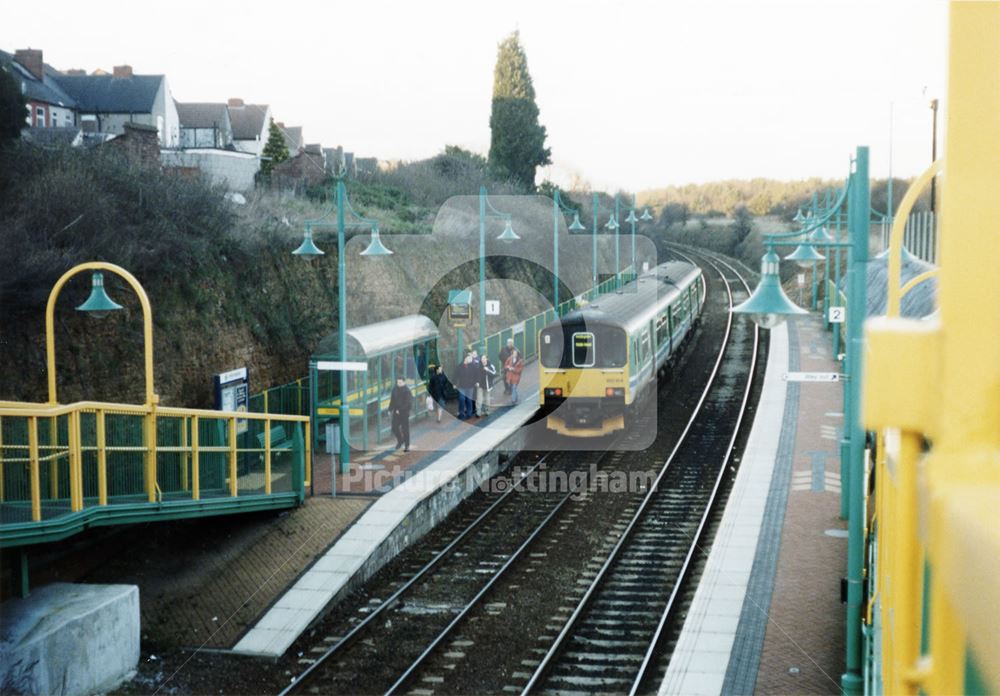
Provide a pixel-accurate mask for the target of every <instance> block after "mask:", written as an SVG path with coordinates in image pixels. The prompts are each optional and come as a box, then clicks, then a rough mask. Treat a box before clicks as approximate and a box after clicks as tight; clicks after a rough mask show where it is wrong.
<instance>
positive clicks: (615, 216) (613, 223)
mask: <svg viewBox="0 0 1000 696" xmlns="http://www.w3.org/2000/svg"><path fill="white" fill-rule="evenodd" d="M593 205H594V214H593V228H592V232H591V234H592V241H593V270H592V273H591V276H592V278H591V280H592V281H593V284H594V286H595V287H596V286H597V224H598V222H597V218H598V216H599V215H600V203H599V202H598V198H597V194H596V193H595V194H593ZM620 213H621V203H620V201H619V200H618V194H615V212H614V213H611V214H610V215H609V216H608V221H607V222H606V223H605V224H604V229H607V230H613V231H614V233H615V287H616V288H620V287H621V277H620V276H619V271H620V270H621V260H620V259H621V255H620V249H619V243H618V230H619V229H621V225H620V224H619V223H618V220H619V215H620ZM652 219H653V216H652V215H650V214H649V209H648V208H645V209H643V211H642V215H640V216H639V217H638V218H637V217H636V216H635V196H633V197H632V206H631V207H630V209H629V215H628V217H627V218H626V219H625V222H627V223H629V224H630V225H631V226H632V270H633V271H635V225H636V223H637V222H639V221H640V220H641V221H644V222H646V221H649V220H652Z"/></svg>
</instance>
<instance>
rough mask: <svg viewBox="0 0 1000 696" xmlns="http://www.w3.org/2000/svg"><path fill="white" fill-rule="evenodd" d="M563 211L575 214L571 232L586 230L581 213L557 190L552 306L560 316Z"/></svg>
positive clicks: (555, 195)
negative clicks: (563, 200) (560, 235)
mask: <svg viewBox="0 0 1000 696" xmlns="http://www.w3.org/2000/svg"><path fill="white" fill-rule="evenodd" d="M563 211H565V212H567V213H573V222H572V223H571V224H570V225H569V227H568V229H569V231H570V232H576V231H578V230H583V229H586V228H585V227H584V226H583V223H581V222H580V211H578V210H577V209H575V208H570V207H569V206H568V205H566V204H564V203H563V202H562V198H561V197H560V195H559V189H558V188H556V190H555V193H554V194H553V196H552V261H553V269H552V270H553V273H554V275H555V277H554V279H553V281H552V306H553V307H554V308H555V310H556V314H559V219H560V217H561V213H562V212H563Z"/></svg>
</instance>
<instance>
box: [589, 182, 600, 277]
mask: <svg viewBox="0 0 1000 696" xmlns="http://www.w3.org/2000/svg"><path fill="white" fill-rule="evenodd" d="M592 195H593V199H594V219H593V223H592V225H591V229H592V230H593V232H592V233H591V235H590V241H591V246H592V248H593V252H592V256H591V265H592V268H591V275H592V276H593V278H592V280H593V287H595V288H596V287H597V216H598V214H599V212H598V209H597V208H598V206H597V194H596V193H595V194H592Z"/></svg>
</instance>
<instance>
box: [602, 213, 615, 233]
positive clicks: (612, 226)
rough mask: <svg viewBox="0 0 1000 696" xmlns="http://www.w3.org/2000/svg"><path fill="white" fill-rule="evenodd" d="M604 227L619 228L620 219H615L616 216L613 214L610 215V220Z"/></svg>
mask: <svg viewBox="0 0 1000 696" xmlns="http://www.w3.org/2000/svg"><path fill="white" fill-rule="evenodd" d="M604 227H605V229H609V230H617V229H618V221H617V220H615V216H614V215H611V216H609V217H608V221H607V223H606V224H605V225H604Z"/></svg>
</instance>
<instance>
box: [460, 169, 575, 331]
mask: <svg viewBox="0 0 1000 696" xmlns="http://www.w3.org/2000/svg"><path fill="white" fill-rule="evenodd" d="M491 217H492V218H500V219H501V220H503V221H504V228H503V232H502V233H500V235H499V236H498V237H497V239H498V240H499V241H501V242H506V243H509V242H516V241H517V240H519V239H520V237H519V236H518V235H517V233H516V232H514V228H513V227H512V226H511V224H510V220H511V217H510V213H501V212H500V211H499V210H497V209H496V208H494V207H493V204H492V203H490V199H489V196H487V195H486V187H485V186H480V187H479V340H480V341H482V342H483V347H484V348H485V346H486V219H487V218H491ZM556 258H558V254H557V255H556Z"/></svg>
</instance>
